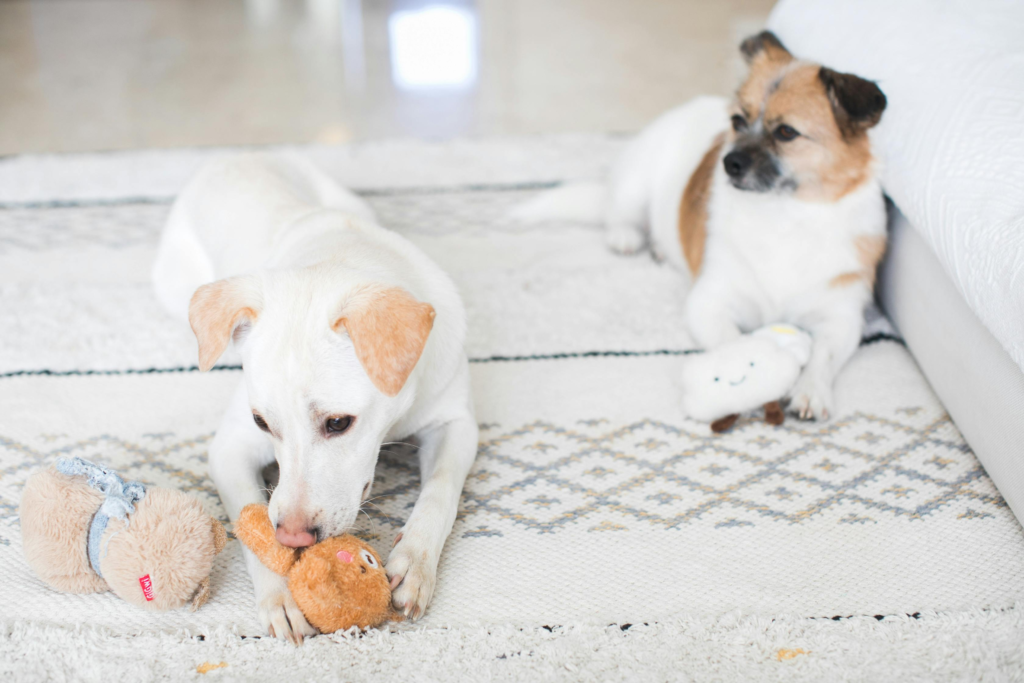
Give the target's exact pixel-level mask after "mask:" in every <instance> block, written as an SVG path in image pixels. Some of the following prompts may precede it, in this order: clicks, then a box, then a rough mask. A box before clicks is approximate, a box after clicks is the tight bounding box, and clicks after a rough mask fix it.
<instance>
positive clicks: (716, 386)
mask: <svg viewBox="0 0 1024 683" xmlns="http://www.w3.org/2000/svg"><path fill="white" fill-rule="evenodd" d="M799 373H800V364H799V363H798V362H797V359H796V358H795V357H794V356H793V354H792V353H790V352H788V351H785V350H783V349H782V348H780V347H779V345H778V344H777V343H775V342H774V341H772V340H771V339H768V338H764V337H758V336H744V337H741V338H740V339H737V340H736V341H734V342H731V343H729V344H728V345H727V346H725V347H722V348H719V349H714V350H712V351H707V352H705V353H698V354H693V355H690V356H687V357H686V358H685V360H684V361H683V410H685V411H686V413H687V414H688V415H689V416H690V417H693V418H696V419H698V420H704V421H712V420H716V419H718V418H720V417H724V416H726V415H731V414H733V413H742V412H746V411H748V410H752V409H754V408H758V407H760V406H762V405H764V404H765V403H768V402H769V401H775V400H778V399H780V398H782V397H783V396H784V395H785V394H786V392H787V391H788V390H789V388H790V387H791V386H792V385H793V383H794V382H795V381H796V378H797V375H798V374H799Z"/></svg>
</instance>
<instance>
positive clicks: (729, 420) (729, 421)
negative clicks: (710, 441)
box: [711, 414, 740, 434]
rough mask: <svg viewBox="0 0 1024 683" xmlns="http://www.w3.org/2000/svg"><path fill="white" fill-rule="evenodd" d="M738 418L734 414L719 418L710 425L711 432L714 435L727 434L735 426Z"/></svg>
mask: <svg viewBox="0 0 1024 683" xmlns="http://www.w3.org/2000/svg"><path fill="white" fill-rule="evenodd" d="M739 417H740V416H739V415H736V414H733V415H726V416H725V417H720V418H718V419H717V420H715V421H714V422H712V423H711V431H713V432H714V433H715V434H721V433H722V432H727V431H729V430H730V429H731V428H732V426H733V425H734V424H736V420H738V419H739Z"/></svg>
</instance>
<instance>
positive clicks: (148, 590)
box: [139, 574, 153, 602]
mask: <svg viewBox="0 0 1024 683" xmlns="http://www.w3.org/2000/svg"><path fill="white" fill-rule="evenodd" d="M139 585H140V586H142V594H143V595H145V596H146V602H152V600H153V581H152V580H151V579H150V578H149V574H146V575H145V576H143V577H141V578H140V579H139Z"/></svg>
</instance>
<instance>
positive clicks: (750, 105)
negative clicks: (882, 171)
mask: <svg viewBox="0 0 1024 683" xmlns="http://www.w3.org/2000/svg"><path fill="white" fill-rule="evenodd" d="M740 49H741V51H742V52H743V54H744V56H745V57H746V59H747V62H748V64H749V65H750V72H749V74H748V76H747V79H746V81H745V82H744V83H743V85H742V86H740V88H739V90H738V91H737V94H736V101H735V103H734V107H733V113H734V116H733V139H732V142H733V145H732V148H731V149H730V150H729V151H735V152H737V153H738V154H740V155H743V161H744V162H745V163H749V170H747V171H746V173H745V175H749V177H741V178H737V177H733V176H731V180H732V182H733V185H734V186H736V187H739V188H740V189H745V190H755V191H769V190H780V189H781V190H791V191H794V192H795V194H796V195H797V196H798V197H800V198H802V199H806V200H809V201H826V202H833V201H836V200H838V199H840V198H842V197H843V196H845V195H846V194H848V193H849V192H851V191H852V190H854V189H856V188H857V187H859V186H860V185H861V184H862V183H863V182H864V181H866V180H867V179H869V178H870V177H871V175H872V173H873V168H872V156H871V148H870V144H869V141H868V137H867V130H868V129H869V128H871V127H872V126H874V125H875V124H877V123H878V121H879V120H880V119H881V116H882V112H883V110H884V109H885V105H886V100H885V95H884V94H882V91H881V90H879V89H878V86H876V85H875V84H874V83H872V82H871V81H868V80H865V79H863V78H860V77H858V76H854V75H852V74H844V73H839V72H837V71H833V70H832V69H828V68H825V67H822V66H820V65H818V64H812V63H809V62H804V61H801V60H798V59H795V58H794V57H793V56H792V55H791V54H790V53H789V52H788V51H787V50H786V48H785V47H784V46H783V45H782V43H781V42H779V40H778V38H776V37H775V36H774V35H773V34H771V33H770V32H767V31H766V32H764V33H761V34H759V35H757V36H754V37H753V38H748V39H747V40H745V41H744V42H743V45H742V46H741V48H740Z"/></svg>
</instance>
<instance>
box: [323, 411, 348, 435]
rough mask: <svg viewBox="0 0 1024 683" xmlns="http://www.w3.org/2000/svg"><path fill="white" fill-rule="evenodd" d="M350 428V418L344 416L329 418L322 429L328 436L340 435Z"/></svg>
mask: <svg viewBox="0 0 1024 683" xmlns="http://www.w3.org/2000/svg"><path fill="white" fill-rule="evenodd" d="M351 426H352V416H351V415H345V416H344V417H329V418H327V421H326V422H324V429H326V430H327V433H328V434H341V433H342V432H344V431H347V430H348V428H349V427H351Z"/></svg>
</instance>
